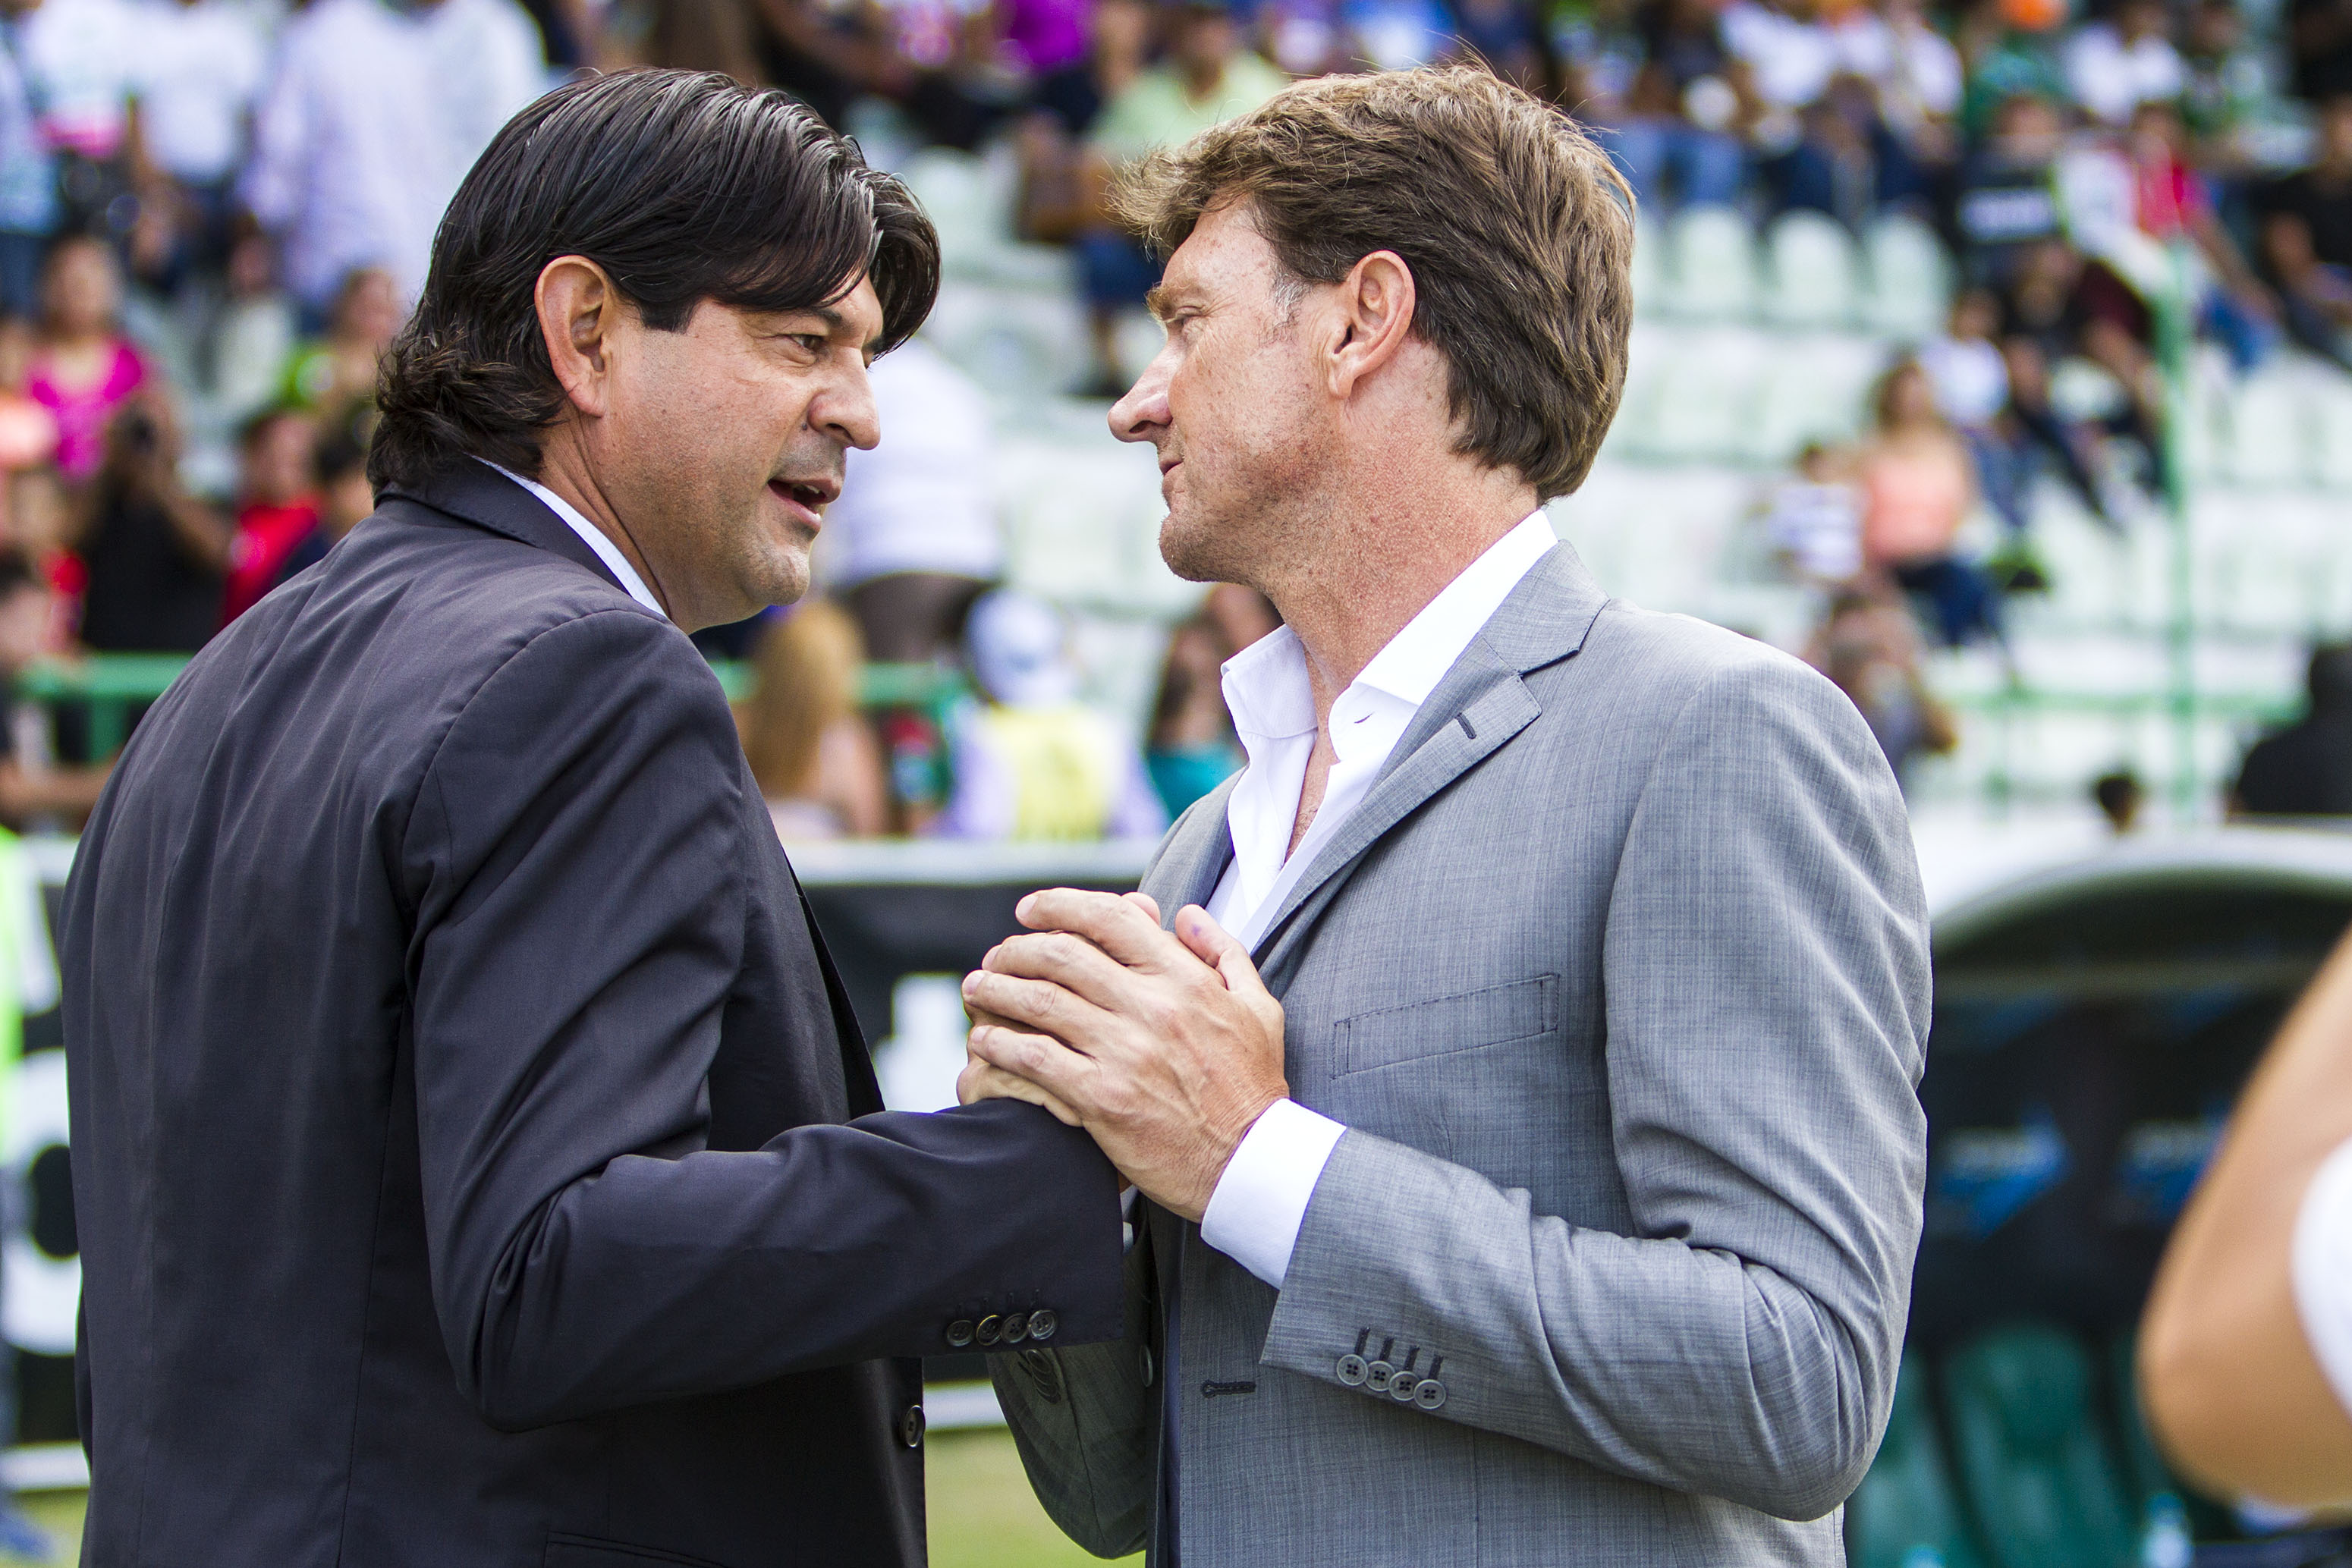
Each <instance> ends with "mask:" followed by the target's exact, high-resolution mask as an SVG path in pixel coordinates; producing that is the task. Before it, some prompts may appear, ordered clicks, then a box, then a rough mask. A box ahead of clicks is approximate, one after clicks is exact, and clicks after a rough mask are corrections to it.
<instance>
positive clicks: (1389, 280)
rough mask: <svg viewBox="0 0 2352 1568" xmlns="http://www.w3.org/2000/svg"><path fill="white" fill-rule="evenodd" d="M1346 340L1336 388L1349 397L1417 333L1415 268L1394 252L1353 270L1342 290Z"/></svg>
mask: <svg viewBox="0 0 2352 1568" xmlns="http://www.w3.org/2000/svg"><path fill="white" fill-rule="evenodd" d="M1338 294H1339V319H1340V326H1341V327H1342V329H1343V333H1342V336H1341V337H1340V339H1339V342H1338V343H1337V344H1336V345H1335V346H1334V348H1333V349H1332V351H1331V360H1330V387H1331V395H1332V396H1334V397H1346V396H1348V395H1349V393H1350V392H1353V391H1355V389H1356V386H1357V384H1358V383H1359V382H1361V381H1362V380H1363V379H1364V378H1365V377H1367V376H1369V375H1371V374H1373V373H1374V372H1375V371H1379V370H1380V369H1381V367H1382V366H1383V365H1386V364H1387V363H1388V362H1389V361H1391V360H1393V359H1395V358H1396V356H1397V354H1398V352H1399V350H1402V348H1403V347H1404V342H1405V339H1406V338H1407V337H1408V336H1410V335H1411V333H1412V312H1413V306H1414V303H1415V298H1416V296H1415V293H1414V289H1413V281H1412V268H1411V267H1407V266H1406V265H1405V263H1404V257H1402V256H1399V255H1397V253H1396V252H1394V251H1392V250H1376V251H1373V252H1372V253H1371V254H1370V255H1369V256H1363V257H1362V258H1360V260H1358V261H1357V263H1356V265H1355V266H1353V267H1349V269H1348V276H1347V277H1343V278H1341V279H1340V280H1339V289H1338Z"/></svg>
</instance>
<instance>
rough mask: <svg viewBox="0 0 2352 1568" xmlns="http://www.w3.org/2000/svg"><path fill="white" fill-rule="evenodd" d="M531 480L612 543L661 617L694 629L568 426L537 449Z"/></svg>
mask: <svg viewBox="0 0 2352 1568" xmlns="http://www.w3.org/2000/svg"><path fill="white" fill-rule="evenodd" d="M532 477H533V478H535V479H537V480H538V481H539V482H540V483H541V484H542V485H544V486H547V487H548V488H549V489H551V490H552V491H554V492H555V493H556V494H557V495H559V496H561V497H563V498H564V499H565V500H566V501H568V502H570V503H571V504H572V508H573V509H574V510H576V511H577V512H579V514H580V515H581V516H582V517H585V518H587V519H588V520H589V522H591V523H592V524H593V525H594V526H595V528H596V531H597V532H598V533H601V534H603V535H604V537H605V538H608V539H610V540H612V541H613V548H614V549H617V550H619V551H620V552H621V559H624V560H625V561H627V562H628V563H629V567H630V570H633V571H635V573H636V574H637V576H638V577H639V578H640V579H642V580H644V582H645V585H646V588H648V589H650V590H651V591H653V596H654V599H655V601H656V602H657V603H659V604H660V605H661V607H662V612H663V613H664V614H666V615H667V616H668V617H669V618H670V619H671V620H672V621H673V622H677V624H678V625H680V626H686V627H687V628H688V630H689V631H690V630H693V629H694V628H693V627H692V626H690V625H689V624H688V622H687V621H686V620H685V619H684V618H683V617H682V616H681V615H680V613H679V612H680V611H681V610H682V609H684V606H682V605H680V604H679V603H678V602H677V601H676V600H675V599H673V598H672V597H671V594H670V590H669V588H668V586H667V584H665V583H664V582H663V580H662V574H661V573H660V572H659V571H657V570H655V568H654V565H653V563H652V562H651V561H650V560H648V559H646V552H645V551H644V549H642V548H640V547H639V545H638V543H637V540H636V538H635V535H633V534H631V533H630V532H629V528H628V525H627V524H626V523H625V522H624V521H622V520H621V514H620V511H619V509H618V508H617V507H614V505H613V503H612V499H611V497H608V496H606V495H605V493H604V486H602V485H601V484H599V483H598V482H597V478H596V470H595V465H593V463H591V462H590V461H589V460H588V456H587V454H586V453H584V452H583V451H582V450H581V447H580V443H579V441H578V440H577V438H576V437H575V436H574V435H573V433H572V426H571V425H569V424H559V425H557V426H556V427H555V428H554V429H553V430H551V431H550V432H549V433H548V436H547V439H546V442H545V443H544V444H542V445H541V448H540V454H539V472H538V473H537V474H535V475H533V476H532Z"/></svg>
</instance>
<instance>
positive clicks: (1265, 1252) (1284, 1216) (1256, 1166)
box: [1201, 1100, 1348, 1291]
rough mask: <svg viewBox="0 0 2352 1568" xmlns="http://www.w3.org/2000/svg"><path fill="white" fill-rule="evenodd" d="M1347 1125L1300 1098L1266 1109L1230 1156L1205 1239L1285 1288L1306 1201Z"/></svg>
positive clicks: (1204, 1225) (1204, 1219) (1204, 1223)
mask: <svg viewBox="0 0 2352 1568" xmlns="http://www.w3.org/2000/svg"><path fill="white" fill-rule="evenodd" d="M1347 1130H1348V1129H1347V1128H1346V1127H1344V1126H1342V1125H1340V1124H1339V1123H1337V1122H1334V1121H1333V1120H1331V1118H1330V1117H1328V1116H1318V1115H1317V1114H1316V1113H1314V1112H1312V1111H1309V1110H1308V1109H1307V1107H1306V1106H1304V1105H1301V1104H1300V1103H1298V1102H1297V1101H1296V1100H1276V1102H1275V1103H1273V1104H1271V1105H1269V1106H1267V1107H1266V1108H1265V1113H1263V1114H1262V1115H1260V1116H1259V1117H1258V1119H1257V1122H1256V1124H1255V1125H1254V1126H1252V1127H1251V1128H1250V1130H1249V1132H1248V1133H1247V1134H1244V1136H1243V1138H1242V1141H1241V1144H1240V1146H1238V1147H1237V1148H1235V1149H1234V1157H1233V1158H1232V1159H1230V1160H1228V1161H1226V1162H1225V1174H1224V1175H1223V1176H1219V1177H1218V1178H1217V1186H1216V1190H1215V1191H1213V1192H1212V1193H1210V1194H1209V1207H1208V1208H1207V1209H1206V1210H1205V1211H1204V1212H1203V1213H1202V1216H1201V1239H1202V1240H1203V1241H1205V1242H1207V1243H1208V1244H1209V1245H1210V1246H1212V1247H1213V1248H1215V1249H1217V1250H1218V1251H1220V1252H1222V1253H1223V1254H1224V1255H1225V1256H1226V1257H1228V1258H1230V1259H1232V1260H1234V1262H1236V1263H1239V1264H1240V1265H1241V1266H1242V1267H1243V1268H1244V1269H1247V1270H1249V1271H1250V1272H1251V1273H1253V1274H1255V1275H1256V1276H1257V1277H1258V1278H1259V1279H1261V1280H1264V1281H1265V1282H1266V1283H1267V1284H1269V1285H1272V1286H1273V1287H1274V1288H1275V1289H1276V1290H1277V1291H1279V1290H1280V1289H1282V1281H1283V1278H1284V1277H1285V1276H1286V1275H1287V1274H1288V1273H1289V1272H1290V1249H1292V1248H1294V1247H1296V1246H1297V1245H1298V1228H1299V1227H1300V1226H1301V1225H1304V1224H1305V1223H1307V1202H1308V1201H1309V1200H1310V1199H1312V1198H1313V1197H1314V1196H1315V1184H1316V1183H1317V1182H1318V1181H1320V1180H1321V1179H1322V1178H1323V1166H1325V1165H1326V1164H1327V1163H1328V1161H1329V1160H1330V1158H1331V1151H1332V1149H1333V1148H1335V1147H1336V1146H1338V1145H1339V1134H1342V1133H1344V1132H1346V1131H1347Z"/></svg>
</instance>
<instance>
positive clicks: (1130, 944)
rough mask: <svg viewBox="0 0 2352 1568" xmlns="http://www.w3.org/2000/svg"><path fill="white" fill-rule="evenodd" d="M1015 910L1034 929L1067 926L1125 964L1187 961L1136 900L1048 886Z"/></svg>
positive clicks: (1146, 966)
mask: <svg viewBox="0 0 2352 1568" xmlns="http://www.w3.org/2000/svg"><path fill="white" fill-rule="evenodd" d="M1013 914H1014V915H1016V916H1017V917H1019V919H1020V921H1021V924H1022V925H1026V926H1028V927H1029V928H1030V929H1031V930H1032V931H1067V932H1071V933H1073V934H1075V935H1076V936H1083V937H1085V938H1086V939H1087V941H1089V942H1092V943H1093V944H1094V945H1095V946H1097V947H1100V948H1101V949H1102V950H1103V951H1104V952H1106V953H1108V954H1109V955H1110V956H1112V957H1113V958H1116V959H1117V960H1118V962H1120V963H1122V964H1126V965H1129V966H1130V967H1134V968H1138V969H1142V970H1145V971H1147V972H1150V973H1154V974H1156V973H1159V972H1160V971H1162V970H1164V969H1166V968H1168V967H1170V966H1171V964H1181V962H1182V961H1183V952H1184V949H1183V946H1182V945H1181V944H1180V943H1178V942H1176V941H1174V940H1173V939H1172V938H1171V937H1170V936H1169V935H1168V933H1167V932H1165V931H1162V930H1161V929H1160V921H1159V919H1158V917H1157V916H1156V915H1147V914H1145V913H1144V912H1143V911H1142V909H1140V908H1139V907H1138V906H1137V904H1135V902H1134V901H1133V900H1132V899H1128V898H1123V897H1121V896H1120V895H1119V894H1115V893H1087V892H1085V891H1083V890H1082V889H1079V888H1075V887H1049V888H1045V889H1044V890H1043V891H1041V892H1037V893H1033V894H1030V895H1029V896H1028V897H1026V898H1024V899H1023V900H1022V901H1021V902H1020V904H1018V905H1017V906H1016V907H1015V908H1014V910H1013Z"/></svg>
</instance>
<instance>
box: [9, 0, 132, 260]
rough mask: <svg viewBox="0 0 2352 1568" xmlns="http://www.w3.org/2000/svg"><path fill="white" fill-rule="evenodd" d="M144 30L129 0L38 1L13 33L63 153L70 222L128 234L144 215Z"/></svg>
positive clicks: (61, 187) (63, 193) (43, 119)
mask: <svg viewBox="0 0 2352 1568" xmlns="http://www.w3.org/2000/svg"><path fill="white" fill-rule="evenodd" d="M11 38H12V41H13V42H14V43H15V44H16V46H17V54H16V65H17V68H18V69H19V70H21V71H22V72H23V73H24V75H25V78H26V86H27V87H28V88H29V89H30V90H31V94H32V99H33V103H34V105H35V106H36V107H37V110H39V113H40V124H41V134H42V135H43V137H44V138H45V139H46V140H47V142H48V144H49V146H50V147H51V148H52V149H54V150H55V152H56V153H57V157H58V193H59V196H60V198H61V200H62V202H63V205H64V210H63V212H62V214H60V218H61V224H62V226H63V227H64V228H65V229H68V230H88V231H91V232H95V233H100V234H108V235H128V234H130V233H131V229H132V227H133V225H134V224H135V223H136V221H137V215H138V207H139V202H138V198H137V196H136V194H135V193H134V192H133V189H132V186H133V183H134V177H135V172H136V169H137V167H138V165H139V164H140V163H141V162H143V159H142V154H141V152H140V150H139V147H138V141H137V135H136V132H137V125H136V122H135V121H134V120H133V119H132V116H131V93H132V90H133V89H134V85H135V83H136V80H137V68H138V62H139V60H140V59H141V57H142V53H143V50H142V28H141V25H140V20H139V17H138V16H137V14H136V13H135V12H133V10H132V9H131V4H130V0H39V3H38V4H37V5H35V6H34V7H33V8H32V12H31V15H30V16H27V17H26V18H25V21H24V24H23V26H22V27H21V28H19V29H18V30H17V31H16V32H15V33H14V34H13V35H11Z"/></svg>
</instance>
